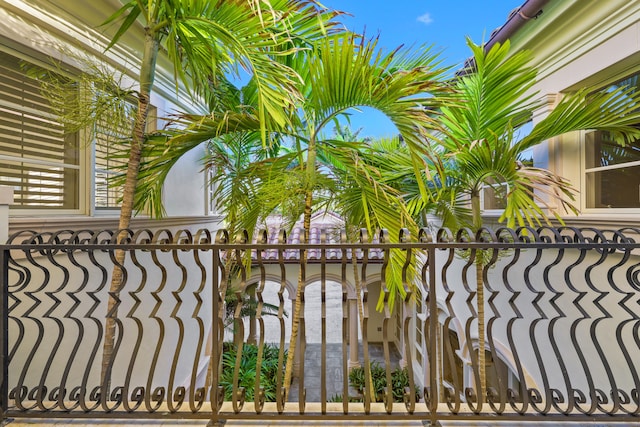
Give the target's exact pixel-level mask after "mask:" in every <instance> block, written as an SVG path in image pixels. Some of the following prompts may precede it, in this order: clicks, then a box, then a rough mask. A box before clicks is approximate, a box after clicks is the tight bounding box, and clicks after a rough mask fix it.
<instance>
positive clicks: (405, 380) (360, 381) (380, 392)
mask: <svg viewBox="0 0 640 427" xmlns="http://www.w3.org/2000/svg"><path fill="white" fill-rule="evenodd" d="M370 366H371V379H372V382H373V388H374V389H375V394H376V401H378V402H381V401H382V398H383V396H384V389H385V387H386V386H387V376H386V371H385V368H384V367H382V366H380V364H379V363H378V362H371V363H370ZM365 383H366V376H365V372H364V368H363V367H358V368H353V369H351V371H350V372H349V384H350V385H351V387H353V388H354V389H356V390H357V391H358V392H359V393H364V388H365ZM405 387H409V373H408V372H407V370H406V369H400V368H396V369H395V370H393V371H392V372H391V388H392V390H391V392H392V394H393V400H394V401H395V402H402V401H403V400H404V389H405ZM419 398H420V394H419V393H418V391H417V390H416V400H417V399H419Z"/></svg>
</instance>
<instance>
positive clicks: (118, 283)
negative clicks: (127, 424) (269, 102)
mask: <svg viewBox="0 0 640 427" xmlns="http://www.w3.org/2000/svg"><path fill="white" fill-rule="evenodd" d="M158 47H159V43H158V40H157V39H156V38H155V37H154V34H153V33H152V31H151V30H150V29H148V28H147V29H146V30H145V44H144V54H143V57H142V65H141V68H140V93H139V96H138V111H137V113H136V119H135V122H134V125H133V134H132V140H131V148H130V151H129V162H128V164H127V174H126V180H125V184H124V189H123V195H122V205H121V207H120V220H119V223H118V229H119V231H120V230H125V229H128V228H129V224H130V222H131V217H132V214H133V204H134V197H135V191H136V185H137V182H138V170H139V169H140V159H141V155H142V147H143V145H144V138H145V129H146V127H147V115H148V113H149V103H150V96H151V89H152V88H153V80H154V77H155V68H156V59H157V56H158ZM124 236H125V233H124V232H122V231H121V232H120V234H119V235H118V236H117V240H118V242H120V241H122V239H123V238H124ZM125 255H126V252H125V251H124V250H120V249H119V250H116V251H115V259H116V264H115V265H114V267H113V272H112V275H111V285H110V287H109V300H108V303H107V317H106V321H105V332H104V343H103V350H102V370H101V375H100V381H101V384H102V385H103V386H106V390H108V389H109V386H110V384H109V383H110V366H111V364H112V362H113V360H112V359H113V349H114V343H115V336H116V320H117V318H118V304H117V300H118V298H119V295H120V289H121V287H122V275H123V268H124V261H125Z"/></svg>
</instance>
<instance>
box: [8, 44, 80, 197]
mask: <svg viewBox="0 0 640 427" xmlns="http://www.w3.org/2000/svg"><path fill="white" fill-rule="evenodd" d="M0 77H1V78H0V185H7V186H10V187H13V189H14V198H15V201H14V202H15V203H14V205H13V206H12V208H23V209H24V208H30V209H37V208H41V209H42V208H44V209H78V208H79V191H78V188H79V186H78V182H79V169H80V162H79V150H78V149H79V147H78V135H77V134H67V133H66V132H65V129H64V126H63V125H62V124H61V123H60V122H59V121H58V120H56V118H55V116H54V115H53V114H52V110H51V107H50V105H49V102H48V100H47V99H46V98H45V97H43V96H42V94H41V92H40V85H39V82H38V81H37V80H36V79H34V78H31V77H29V76H27V75H26V73H25V72H24V71H23V70H22V68H21V60H20V59H18V58H15V57H13V56H11V55H9V54H8V53H5V52H0Z"/></svg>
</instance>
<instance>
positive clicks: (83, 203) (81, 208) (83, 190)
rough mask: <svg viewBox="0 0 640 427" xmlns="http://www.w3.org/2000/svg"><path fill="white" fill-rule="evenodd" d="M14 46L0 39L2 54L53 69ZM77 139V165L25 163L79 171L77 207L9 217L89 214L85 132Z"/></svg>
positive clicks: (21, 211)
mask: <svg viewBox="0 0 640 427" xmlns="http://www.w3.org/2000/svg"><path fill="white" fill-rule="evenodd" d="M12 45H13V43H11V42H10V41H8V40H6V39H4V38H0V52H2V53H3V54H6V55H9V56H12V57H14V58H16V59H17V60H18V61H26V62H29V63H31V64H33V65H35V66H38V67H42V68H47V69H51V68H52V66H51V64H50V63H47V61H46V58H45V57H44V55H42V54H38V53H37V52H35V51H33V50H31V49H29V48H28V47H20V49H18V48H17V47H13V46H12ZM56 72H57V73H59V74H61V75H62V76H63V77H68V78H71V79H73V78H75V77H76V76H75V75H74V73H73V72H71V71H68V70H56ZM76 138H77V141H78V144H77V147H75V149H77V150H78V153H77V154H78V164H77V165H74V164H67V163H57V164H55V165H54V164H51V163H50V162H47V161H46V160H44V159H41V158H37V159H27V161H25V162H24V163H27V164H41V165H46V166H61V167H63V168H65V169H71V170H75V171H77V172H76V173H77V182H76V187H77V188H76V189H77V191H78V200H77V207H76V208H66V209H65V208H60V209H56V208H46V207H45V208H28V207H10V209H9V215H10V216H11V217H42V216H50V215H56V216H63V215H80V214H86V213H88V211H87V179H86V174H87V167H88V166H89V165H88V164H87V158H86V155H85V154H86V153H83V152H84V151H86V150H84V146H83V143H84V142H83V141H84V138H83V132H78V133H77V136H76ZM16 159H19V157H17V156H7V155H3V154H0V160H4V161H18V160H16Z"/></svg>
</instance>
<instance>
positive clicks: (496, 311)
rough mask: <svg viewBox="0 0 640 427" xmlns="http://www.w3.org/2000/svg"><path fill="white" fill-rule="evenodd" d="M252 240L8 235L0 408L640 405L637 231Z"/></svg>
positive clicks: (417, 415) (159, 411) (617, 411)
mask: <svg viewBox="0 0 640 427" xmlns="http://www.w3.org/2000/svg"><path fill="white" fill-rule="evenodd" d="M257 236H258V237H257V240H254V241H253V242H250V241H249V240H248V236H247V234H246V233H242V234H240V235H239V236H238V237H237V238H235V239H230V238H229V236H228V235H227V233H226V232H224V231H220V232H218V233H216V234H215V235H212V234H211V233H210V232H208V231H200V232H198V233H195V234H191V233H189V232H187V231H183V232H179V233H176V234H174V233H171V232H169V231H159V232H155V233H152V232H150V231H140V232H137V233H133V232H129V233H128V234H127V238H126V239H124V240H122V241H120V243H116V242H115V241H116V239H115V233H113V232H106V231H103V232H91V231H86V230H84V231H80V232H71V231H61V232H59V233H54V234H38V233H30V232H22V233H20V234H17V235H14V236H12V237H11V238H10V240H9V242H8V243H7V244H5V245H0V280H1V284H2V286H1V287H0V304H1V308H2V315H1V316H0V364H1V366H2V371H1V372H0V375H1V376H0V411H1V412H0V417H1V419H2V420H5V419H7V418H17V417H50V418H55V417H62V418H101V417H109V418H114V417H118V418H156V417H158V418H159V417H162V418H171V417H175V418H200V419H208V420H211V422H212V423H214V422H217V421H220V420H224V419H248V420H252V419H253V420H260V419H261V418H262V417H265V416H268V417H269V418H272V419H273V418H275V419H277V418H278V417H281V418H282V419H287V420H291V419H314V418H322V419H325V420H331V419H335V420H345V419H373V420H380V419H382V420H393V419H398V420H400V419H411V420H421V421H424V422H431V423H433V424H435V423H436V422H437V421H438V420H455V419H468V420H472V419H473V420H481V419H491V420H492V421H494V422H495V421H497V420H501V419H504V420H513V419H517V420H524V421H526V420H535V419H540V416H544V419H545V420H551V419H553V420H571V421H580V420H587V419H588V420H594V419H598V418H603V419H606V420H607V421H630V422H638V421H640V400H639V396H638V392H639V390H640V374H639V371H640V362H639V361H640V316H639V313H640V244H639V243H637V238H638V236H640V230H638V229H626V230H620V231H615V232H614V231H607V232H605V231H599V230H593V229H574V228H568V227H565V228H540V229H529V228H521V229H518V230H510V229H505V228H502V229H497V230H495V231H494V230H489V229H483V230H480V231H479V232H477V233H475V234H474V233H472V232H470V231H468V230H462V231H459V232H457V233H455V234H453V233H451V232H449V231H448V230H439V231H438V232H437V233H433V234H430V233H429V232H428V230H422V231H421V232H420V234H419V235H418V236H415V239H413V240H412V239H411V238H410V236H409V234H408V232H407V231H406V230H405V231H403V234H402V235H401V236H400V239H399V241H400V242H401V243H388V242H387V240H388V239H387V237H386V235H385V234H384V233H381V234H380V236H377V238H376V239H375V241H373V242H370V241H369V239H368V238H367V237H366V234H363V235H362V239H361V241H360V242H355V243H348V242H346V241H345V239H344V238H343V237H340V236H339V235H337V237H336V235H333V234H331V233H324V234H323V235H322V237H321V239H320V243H307V244H304V243H296V244H289V243H287V242H286V235H285V234H284V233H282V234H281V235H280V240H279V241H278V242H277V243H272V242H273V240H269V239H268V236H267V235H266V233H258V234H257ZM332 236H333V237H332ZM270 242H271V243H270ZM119 251H124V254H125V256H124V261H122V258H120V257H119V256H118V252H119ZM392 259H396V260H397V259H402V260H404V261H403V262H395V261H394V262H390V260H392ZM116 270H117V271H118V272H119V273H122V274H121V275H122V279H121V280H118V281H116V282H113V281H112V275H113V272H114V271H116ZM112 282H113V283H112ZM357 284H360V285H361V287H362V289H361V290H360V288H359V286H357ZM301 285H302V286H303V291H302V294H301V295H302V298H300V300H299V302H300V304H301V305H302V315H301V316H300V319H299V321H298V326H299V336H300V337H301V338H300V339H299V340H298V341H297V345H296V351H295V353H296V355H295V358H294V360H295V363H294V365H293V367H294V372H295V374H296V375H295V378H294V380H293V382H292V383H291V385H289V386H288V387H285V384H284V372H285V365H286V361H287V349H288V348H289V339H290V331H289V328H290V326H291V325H292V324H293V323H294V319H293V317H294V316H293V307H294V304H295V301H294V300H295V295H296V289H297V287H298V286H301ZM394 287H395V288H394ZM390 289H391V290H392V292H393V294H391V291H390ZM393 297H395V298H393ZM110 302H111V304H110ZM376 306H377V309H376ZM305 308H306V309H305ZM110 325H111V326H113V331H114V332H113V333H111V332H110ZM225 342H226V343H225ZM105 343H106V344H105ZM111 344H112V345H111ZM105 346H107V347H110V348H109V349H108V350H105ZM481 349H482V350H481ZM105 354H107V355H108V354H110V356H106V357H105ZM367 366H371V368H370V369H365V368H366V367H367Z"/></svg>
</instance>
